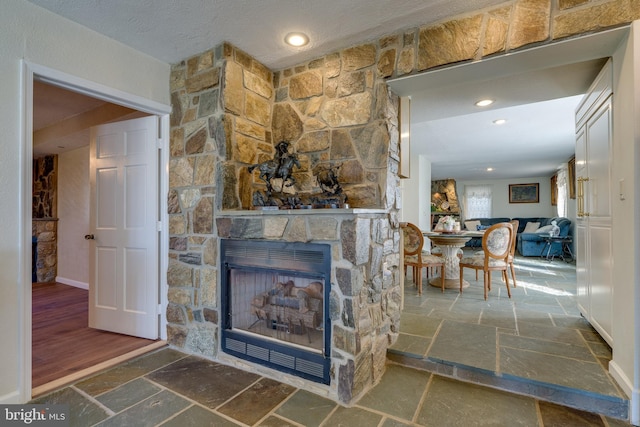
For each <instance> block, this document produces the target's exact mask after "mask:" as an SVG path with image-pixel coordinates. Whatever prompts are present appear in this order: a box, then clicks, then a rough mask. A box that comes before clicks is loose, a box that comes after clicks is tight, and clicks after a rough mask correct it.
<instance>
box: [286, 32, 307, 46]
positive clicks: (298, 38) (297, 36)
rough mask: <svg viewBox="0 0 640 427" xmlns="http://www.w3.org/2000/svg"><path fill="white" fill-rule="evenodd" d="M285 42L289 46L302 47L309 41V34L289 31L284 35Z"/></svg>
mask: <svg viewBox="0 0 640 427" xmlns="http://www.w3.org/2000/svg"><path fill="white" fill-rule="evenodd" d="M284 42H285V43H286V44H288V45H289V46H295V47H300V46H304V45H306V44H307V43H309V36H307V35H306V34H305V33H289V34H287V35H286V36H284Z"/></svg>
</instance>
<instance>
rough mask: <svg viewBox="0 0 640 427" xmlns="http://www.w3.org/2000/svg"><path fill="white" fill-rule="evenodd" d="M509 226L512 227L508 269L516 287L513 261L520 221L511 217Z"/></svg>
mask: <svg viewBox="0 0 640 427" xmlns="http://www.w3.org/2000/svg"><path fill="white" fill-rule="evenodd" d="M509 223H510V224H511V226H512V227H513V233H511V250H510V251H509V259H508V261H507V262H508V263H509V269H510V270H511V278H512V279H513V287H514V288H516V287H517V284H516V269H515V267H514V266H513V262H514V260H515V258H516V237H517V236H518V227H519V226H520V221H518V220H517V219H512V220H511V221H509Z"/></svg>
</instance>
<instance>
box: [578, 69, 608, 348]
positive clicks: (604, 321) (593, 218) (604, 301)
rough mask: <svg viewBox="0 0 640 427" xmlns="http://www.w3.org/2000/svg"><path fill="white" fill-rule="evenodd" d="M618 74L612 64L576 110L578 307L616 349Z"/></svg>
mask: <svg viewBox="0 0 640 427" xmlns="http://www.w3.org/2000/svg"><path fill="white" fill-rule="evenodd" d="M611 87H612V69H611V61H609V62H607V64H606V65H605V67H604V68H603V69H602V71H601V72H600V74H599V75H598V77H597V78H596V80H595V82H594V83H593V85H592V86H591V88H590V89H589V92H588V93H587V94H586V95H585V97H584V99H583V100H582V102H581V103H580V105H579V106H578V108H577V110H576V181H577V200H576V202H577V220H576V226H575V237H576V239H575V240H576V275H577V299H578V307H579V309H580V311H581V313H582V314H583V315H584V316H585V318H586V319H587V320H588V321H589V322H590V323H591V325H592V326H593V327H594V328H595V329H596V330H597V331H598V332H599V333H600V335H602V337H603V338H604V339H605V341H607V342H608V343H609V345H611V346H613V340H612V338H611V336H612V334H611V332H612V324H613V256H612V253H613V248H612V219H611V196H610V193H611V191H610V189H611V161H612V156H611V150H612V134H611V127H612V121H611V120H612V117H611V114H612V111H611V105H612V104H611V99H612V96H613V95H612V90H611Z"/></svg>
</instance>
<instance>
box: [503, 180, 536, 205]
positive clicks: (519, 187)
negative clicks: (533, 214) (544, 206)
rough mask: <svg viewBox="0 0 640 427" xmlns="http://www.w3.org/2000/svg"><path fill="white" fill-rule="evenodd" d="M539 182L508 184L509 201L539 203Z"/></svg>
mask: <svg viewBox="0 0 640 427" xmlns="http://www.w3.org/2000/svg"><path fill="white" fill-rule="evenodd" d="M539 202H540V184H539V183H537V182H536V183H535V184H509V203H539Z"/></svg>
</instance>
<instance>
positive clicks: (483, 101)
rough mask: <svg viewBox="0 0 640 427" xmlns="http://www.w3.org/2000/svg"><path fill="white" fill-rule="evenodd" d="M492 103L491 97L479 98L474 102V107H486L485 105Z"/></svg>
mask: <svg viewBox="0 0 640 427" xmlns="http://www.w3.org/2000/svg"><path fill="white" fill-rule="evenodd" d="M493 103H494V101H493V99H481V100H480V101H478V102H476V107H486V106H487V105H491V104H493Z"/></svg>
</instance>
